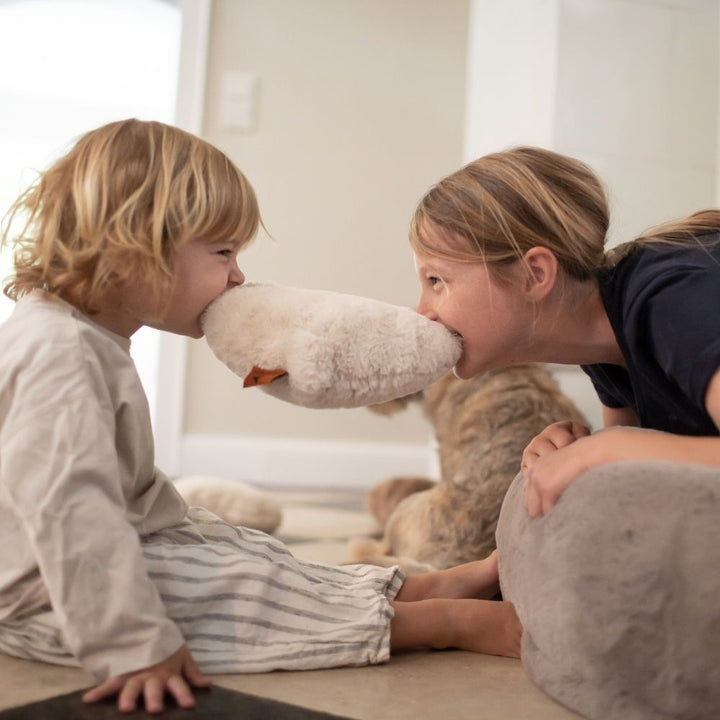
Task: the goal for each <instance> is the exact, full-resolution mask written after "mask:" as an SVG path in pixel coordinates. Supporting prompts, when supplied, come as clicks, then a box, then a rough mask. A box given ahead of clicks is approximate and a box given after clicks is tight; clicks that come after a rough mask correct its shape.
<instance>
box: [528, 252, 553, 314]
mask: <svg viewBox="0 0 720 720" xmlns="http://www.w3.org/2000/svg"><path fill="white" fill-rule="evenodd" d="M523 263H524V264H525V268H526V269H527V273H528V274H527V278H526V285H525V291H526V293H527V296H528V299H530V300H532V301H533V302H539V301H540V300H542V299H543V298H544V297H546V296H547V295H548V294H549V293H550V291H551V290H552V289H553V288H554V287H555V281H556V280H557V275H558V261H557V258H556V257H555V255H554V253H553V252H552V251H550V250H548V249H547V248H544V247H540V246H538V247H534V248H530V250H528V251H527V252H526V253H525V255H523Z"/></svg>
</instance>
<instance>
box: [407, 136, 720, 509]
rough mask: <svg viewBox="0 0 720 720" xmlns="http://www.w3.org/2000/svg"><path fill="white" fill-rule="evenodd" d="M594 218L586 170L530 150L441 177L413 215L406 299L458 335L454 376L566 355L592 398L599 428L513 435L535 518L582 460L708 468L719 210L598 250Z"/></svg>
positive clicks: (718, 341) (714, 406)
mask: <svg viewBox="0 0 720 720" xmlns="http://www.w3.org/2000/svg"><path fill="white" fill-rule="evenodd" d="M607 229H608V206H607V201H606V197H605V192H604V189H603V186H602V184H601V183H600V181H599V180H598V178H597V177H596V175H595V174H594V173H593V171H592V170H591V169H590V168H589V167H588V166H587V165H585V164H584V163H582V162H579V161H578V160H575V159H573V158H570V157H566V156H563V155H560V154H558V153H555V152H551V151H548V150H543V149H540V148H532V147H518V148H514V149H510V150H508V151H505V152H498V153H493V154H491V155H487V156H485V157H482V158H480V159H478V160H476V161H474V162H471V163H470V164H468V165H467V166H465V167H464V168H462V169H460V170H458V171H457V172H455V173H453V174H451V175H450V176H448V177H446V178H445V179H443V180H441V181H440V182H439V183H438V184H437V185H435V186H434V187H432V188H431V189H430V190H429V191H428V193H427V194H426V195H425V197H424V198H423V199H422V200H421V201H420V203H419V206H418V208H417V210H416V213H415V215H414V218H413V221H412V224H411V232H410V242H411V245H412V247H413V250H414V252H415V258H416V267H417V272H418V275H419V278H420V282H421V286H422V289H421V296H420V301H419V307H418V311H419V312H421V313H423V314H424V315H426V316H427V317H429V318H431V319H433V320H437V321H439V322H442V323H443V324H444V325H446V326H447V327H448V328H450V329H451V330H453V331H454V332H456V333H458V334H459V335H460V336H462V339H463V344H464V352H463V355H462V357H461V359H460V361H459V362H458V364H457V366H456V373H457V374H458V376H460V377H462V378H468V377H471V376H472V375H475V374H477V373H481V372H485V371H487V370H490V369H492V368H496V367H500V366H503V365H508V364H513V363H522V362H553V363H565V364H578V365H581V366H582V368H583V370H584V371H585V372H586V373H587V374H588V375H589V376H590V378H591V379H592V382H593V384H594V386H595V389H596V391H597V393H598V396H599V398H600V400H601V401H602V404H603V419H604V425H605V429H603V430H601V431H599V432H595V433H592V434H591V433H590V431H589V429H588V428H586V427H584V426H581V425H579V424H577V423H570V422H564V423H556V424H554V425H551V426H550V427H548V428H547V429H546V430H545V431H544V432H542V433H541V434H540V435H538V436H537V437H536V438H535V439H534V440H533V441H532V442H531V443H530V445H528V447H527V448H526V450H525V453H524V454H523V458H522V469H523V470H524V473H525V475H526V478H527V484H526V496H525V501H526V506H527V509H528V512H529V513H530V515H531V516H533V517H535V516H538V515H541V514H544V513H546V512H548V511H549V510H550V509H551V508H552V507H553V506H554V504H555V503H556V502H557V500H558V498H559V497H560V496H561V495H562V493H563V491H564V490H565V489H566V488H567V487H568V485H569V484H570V483H572V482H573V481H574V480H575V479H576V478H577V477H578V476H580V475H582V474H583V473H584V472H585V471H586V470H588V469H590V468H593V467H597V466H602V465H607V464H609V463H615V462H618V461H624V460H629V461H650V460H658V461H669V462H671V463H678V464H682V465H683V466H684V467H683V468H680V469H679V470H678V473H679V474H680V475H682V474H684V473H686V472H692V466H705V467H711V468H720V438H719V437H718V435H719V434H720V433H719V431H718V428H719V427H720V314H718V313H717V312H716V308H718V307H720V244H719V242H718V241H719V240H720V212H718V211H716V210H707V211H703V212H699V213H696V214H694V215H691V216H690V217H689V218H686V219H683V220H679V221H675V222H672V223H668V224H666V225H662V226H659V227H657V228H654V229H653V230H651V231H649V232H648V233H646V234H645V235H643V236H642V237H639V238H637V239H636V240H634V241H633V242H630V243H627V244H625V245H623V246H620V247H619V248H616V249H614V250H612V251H610V252H606V251H605V241H606V234H607Z"/></svg>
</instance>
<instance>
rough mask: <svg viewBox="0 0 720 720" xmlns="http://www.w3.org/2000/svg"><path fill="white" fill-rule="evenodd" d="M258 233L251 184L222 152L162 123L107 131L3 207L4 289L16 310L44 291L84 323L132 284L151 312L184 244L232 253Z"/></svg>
mask: <svg viewBox="0 0 720 720" xmlns="http://www.w3.org/2000/svg"><path fill="white" fill-rule="evenodd" d="M261 225H262V220H261V218H260V212H259V209H258V204H257V200H256V197H255V193H254V191H253V189H252V187H251V185H250V183H249V182H248V181H247V179H246V178H245V176H244V175H243V174H242V173H241V172H240V170H238V168H237V167H235V165H234V164H233V163H232V162H231V161H230V159H229V158H228V157H227V156H226V155H224V154H223V153H222V152H221V151H220V150H218V149H217V148H215V147H213V146H212V145H210V144H209V143H207V142H205V141H203V140H201V139H199V138H197V137H195V136H194V135H191V134H190V133H187V132H184V131H183V130H180V129H178V128H175V127H171V126H169V125H165V124H163V123H159V122H144V121H140V120H135V119H130V120H123V121H119V122H114V123H110V124H108V125H104V126H102V127H100V128H97V129H96V130H92V131H91V132H89V133H87V134H85V135H83V136H82V137H80V139H79V140H78V141H77V142H76V144H75V145H74V146H73V148H72V149H71V150H70V151H69V152H68V153H67V154H66V155H65V156H63V157H61V158H60V159H59V160H57V161H56V162H55V163H53V164H52V165H51V166H50V167H49V168H48V169H47V170H45V171H44V172H42V173H41V174H40V175H39V177H38V178H37V180H36V182H35V183H33V184H32V185H31V186H30V187H29V188H28V189H27V190H26V191H25V192H24V193H23V194H22V195H21V196H20V197H19V198H18V199H17V200H16V201H15V203H14V204H13V205H12V206H11V208H10V210H9V211H8V213H7V215H6V216H5V218H4V220H3V226H2V236H1V237H2V243H3V245H11V246H12V247H13V249H14V273H13V275H11V276H10V277H9V278H8V279H7V280H6V281H5V286H4V288H3V289H4V292H5V294H6V295H7V296H8V297H10V298H11V299H13V300H17V299H19V298H20V297H22V296H23V295H25V294H27V293H28V292H30V291H31V290H33V289H35V288H44V289H45V290H46V291H48V292H50V293H52V294H54V295H57V296H58V297H60V298H62V299H63V300H66V301H67V302H70V303H72V304H73V305H75V306H76V307H77V308H79V309H80V310H81V311H83V312H85V313H87V314H90V315H92V314H93V313H94V312H96V311H97V308H98V302H99V300H100V299H101V298H102V297H103V295H104V293H105V292H106V290H107V289H108V288H110V287H115V286H118V285H120V284H122V283H133V284H137V285H141V286H143V287H146V288H149V289H150V290H151V292H152V294H153V296H154V298H155V301H156V304H157V309H158V311H159V310H161V308H162V307H163V302H164V299H165V298H166V297H167V295H168V293H169V290H170V288H171V287H172V282H173V261H174V258H175V253H176V252H177V250H178V249H179V248H180V247H181V246H182V245H183V244H184V243H186V242H187V241H188V240H191V239H203V240H208V241H218V240H229V241H231V242H233V243H234V244H236V245H237V246H238V248H240V247H241V246H243V245H245V244H246V243H248V242H249V241H250V240H251V239H252V238H253V237H254V235H255V234H256V232H257V230H258V228H259V227H260V226H261ZM18 226H19V229H18V231H17V232H16V231H15V228H18Z"/></svg>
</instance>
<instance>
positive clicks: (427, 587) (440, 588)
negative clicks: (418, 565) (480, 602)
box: [397, 551, 499, 601]
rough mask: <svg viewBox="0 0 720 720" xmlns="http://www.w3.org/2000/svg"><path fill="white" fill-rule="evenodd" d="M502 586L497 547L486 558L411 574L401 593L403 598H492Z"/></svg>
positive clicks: (409, 599) (405, 599)
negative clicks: (444, 568) (500, 585)
mask: <svg viewBox="0 0 720 720" xmlns="http://www.w3.org/2000/svg"><path fill="white" fill-rule="evenodd" d="M498 589H499V579H498V563H497V551H494V552H492V553H491V554H490V555H488V557H486V558H485V559H484V560H475V561H473V562H468V563H464V564H463V565H456V566H455V567H452V568H448V569H447V570H437V571H435V572H429V573H421V574H419V575H411V576H410V577H408V578H407V579H406V580H405V583H404V585H403V587H402V589H401V590H400V593H399V594H398V596H397V599H398V600H401V601H412V600H428V599H430V598H480V599H489V598H491V597H493V596H494V595H496V594H497V592H498Z"/></svg>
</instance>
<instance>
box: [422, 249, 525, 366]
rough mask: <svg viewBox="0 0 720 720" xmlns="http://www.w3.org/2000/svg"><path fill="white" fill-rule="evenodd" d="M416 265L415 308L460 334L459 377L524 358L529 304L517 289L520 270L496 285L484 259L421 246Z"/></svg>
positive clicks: (519, 264)
mask: <svg viewBox="0 0 720 720" xmlns="http://www.w3.org/2000/svg"><path fill="white" fill-rule="evenodd" d="M518 266H519V267H520V269H521V263H518ZM415 267H416V270H417V273H418V276H419V278H420V285H421V292H420V301H419V303H418V307H417V311H418V312H419V313H420V314H422V315H425V316H426V317H428V318H429V319H430V320H435V321H437V322H441V323H442V324H443V325H445V327H447V328H448V329H449V330H451V331H452V332H454V333H457V334H458V335H460V336H461V337H462V341H463V354H462V357H461V358H460V360H459V361H458V363H457V365H456V366H455V374H456V375H457V376H458V377H460V378H463V379H467V378H470V377H472V376H473V375H476V374H478V373H482V372H486V371H488V370H491V369H493V368H497V367H501V366H503V365H508V364H512V363H515V362H522V361H523V360H524V358H525V356H526V352H525V349H526V348H527V346H528V342H529V339H530V336H531V333H532V318H533V308H532V307H531V306H530V305H529V304H528V301H527V300H526V299H525V296H524V294H523V293H522V291H521V290H518V289H517V288H521V287H522V283H523V279H522V275H518V277H517V278H513V282H511V283H510V284H509V285H508V286H506V285H501V284H499V283H498V282H497V281H495V280H493V279H492V277H491V275H490V273H489V272H488V270H487V266H486V265H485V263H483V262H470V263H468V262H454V261H452V260H445V259H442V258H437V257H435V256H432V255H428V254H426V253H422V252H416V253H415Z"/></svg>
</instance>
